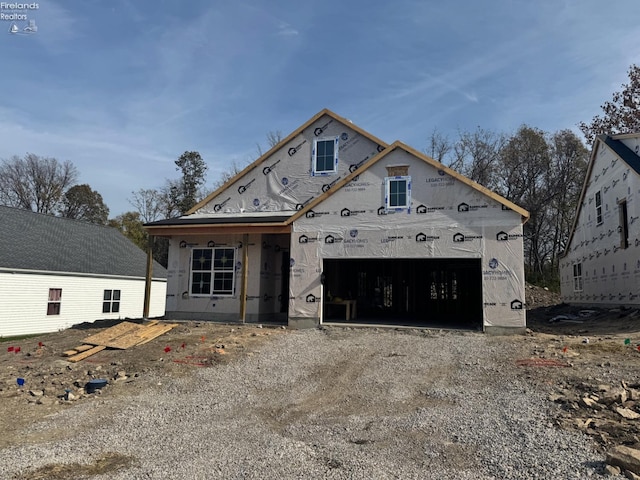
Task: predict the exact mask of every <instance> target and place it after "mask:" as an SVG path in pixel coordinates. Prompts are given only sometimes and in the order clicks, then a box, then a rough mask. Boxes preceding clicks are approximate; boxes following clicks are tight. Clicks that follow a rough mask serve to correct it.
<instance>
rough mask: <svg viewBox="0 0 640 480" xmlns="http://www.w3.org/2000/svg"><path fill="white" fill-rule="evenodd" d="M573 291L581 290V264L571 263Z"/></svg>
mask: <svg viewBox="0 0 640 480" xmlns="http://www.w3.org/2000/svg"><path fill="white" fill-rule="evenodd" d="M573 291H574V292H581V291H582V264H581V263H576V264H574V265H573Z"/></svg>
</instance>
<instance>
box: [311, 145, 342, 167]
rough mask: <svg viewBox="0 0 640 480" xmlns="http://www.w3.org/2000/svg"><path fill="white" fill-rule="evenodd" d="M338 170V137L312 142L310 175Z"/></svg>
mask: <svg viewBox="0 0 640 480" xmlns="http://www.w3.org/2000/svg"><path fill="white" fill-rule="evenodd" d="M337 171H338V137H335V138H330V139H319V140H314V142H313V152H312V168H311V174H312V175H328V174H330V173H336V172H337Z"/></svg>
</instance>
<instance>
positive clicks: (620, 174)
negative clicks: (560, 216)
mask: <svg viewBox="0 0 640 480" xmlns="http://www.w3.org/2000/svg"><path fill="white" fill-rule="evenodd" d="M622 141H623V143H625V144H627V146H628V147H629V148H631V150H632V151H634V152H636V154H637V152H638V139H627V140H622ZM597 145H598V149H597V151H596V153H595V155H594V156H592V159H591V161H592V162H593V165H592V169H591V177H590V179H589V182H588V183H587V184H586V187H585V191H584V195H583V199H582V200H583V201H582V204H581V205H580V208H579V211H578V221H577V222H576V228H575V231H574V233H573V237H572V241H571V245H570V246H569V248H568V249H567V250H568V253H567V255H566V256H565V257H564V258H563V259H562V260H561V262H560V281H561V285H560V286H561V293H562V299H563V301H564V302H567V303H572V304H584V305H597V304H601V305H610V306H617V305H630V306H631V305H635V306H637V305H640V240H639V239H640V221H638V220H640V203H639V200H640V177H639V176H638V174H637V173H636V172H635V171H634V170H632V169H631V168H630V167H629V165H627V164H626V163H625V162H624V161H622V160H621V159H620V158H618V157H617V155H615V154H614V152H613V151H612V150H611V149H609V148H608V147H607V146H606V145H604V144H603V143H602V142H600V141H599V142H598V143H597ZM597 191H600V192H601V196H602V216H603V221H602V223H601V224H598V223H597V221H596V211H595V195H596V192H597ZM621 200H626V202H627V218H628V229H629V230H628V232H629V235H628V238H629V246H628V247H627V248H621V239H620V233H619V227H620V218H619V212H618V205H619V202H620V201H621ZM576 264H581V269H582V290H580V289H579V288H578V289H576V288H574V276H573V268H574V265H576Z"/></svg>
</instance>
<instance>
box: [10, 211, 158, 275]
mask: <svg viewBox="0 0 640 480" xmlns="http://www.w3.org/2000/svg"><path fill="white" fill-rule="evenodd" d="M146 264H147V255H146V253H145V252H143V251H142V250H140V248H138V247H137V246H136V245H135V244H134V243H133V242H131V241H130V240H129V239H128V238H126V237H125V236H124V235H123V234H122V233H120V232H119V231H118V230H117V229H115V228H111V227H103V226H100V225H94V224H91V223H86V222H81V221H77V220H70V219H68V218H60V217H54V216H52V215H44V214H41V213H34V212H31V211H29V210H22V209H19V208H12V207H5V206H0V267H1V268H15V269H24V270H38V271H48V272H78V273H85V274H99V275H118V276H127V277H144V276H145V275H146ZM166 276H167V271H166V270H165V269H164V268H163V267H162V266H161V265H160V264H159V263H157V262H154V265H153V277H154V278H166Z"/></svg>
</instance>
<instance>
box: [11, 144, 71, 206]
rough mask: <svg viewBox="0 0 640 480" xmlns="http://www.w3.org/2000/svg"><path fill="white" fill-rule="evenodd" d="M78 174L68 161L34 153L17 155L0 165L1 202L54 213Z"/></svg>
mask: <svg viewBox="0 0 640 480" xmlns="http://www.w3.org/2000/svg"><path fill="white" fill-rule="evenodd" d="M77 177H78V171H77V169H76V167H75V166H74V165H73V164H72V163H71V162H69V161H65V162H62V163H61V162H58V160H56V159H55V158H49V157H39V156H37V155H34V154H32V153H27V154H26V155H25V156H24V158H20V157H18V156H14V157H12V158H11V159H10V160H3V161H2V165H0V203H2V204H3V205H8V206H11V207H18V208H24V209H26V210H32V211H34V212H39V213H48V214H55V213H56V212H58V211H59V210H60V209H61V208H62V207H63V205H62V202H63V196H64V193H65V191H66V190H67V189H68V188H69V187H70V186H72V185H73V184H74V183H75V181H76V178H77Z"/></svg>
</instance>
